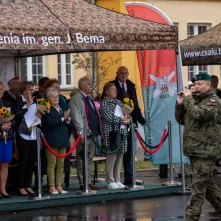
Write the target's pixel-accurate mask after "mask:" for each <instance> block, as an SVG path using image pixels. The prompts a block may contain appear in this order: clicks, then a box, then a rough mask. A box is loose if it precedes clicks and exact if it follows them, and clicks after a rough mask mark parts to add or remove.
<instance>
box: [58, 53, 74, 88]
mask: <svg viewBox="0 0 221 221" xmlns="http://www.w3.org/2000/svg"><path fill="white" fill-rule="evenodd" d="M58 56H61V57H60V63H59V62H58ZM66 56H70V63H69V65H70V77H71V84H67V79H66V76H67V75H66V65H67V64H68V63H66ZM59 64H60V66H61V82H59V83H60V87H61V89H69V88H73V85H74V70H73V66H72V65H73V55H72V54H58V55H57V65H58V66H59ZM57 76H59V67H58V74H57ZM58 79H59V77H58Z"/></svg>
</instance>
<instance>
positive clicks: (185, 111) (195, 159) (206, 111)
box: [175, 73, 221, 221]
mask: <svg viewBox="0 0 221 221" xmlns="http://www.w3.org/2000/svg"><path fill="white" fill-rule="evenodd" d="M192 82H193V83H194V89H195V92H193V94H192V92H191V91H190V90H189V89H185V90H184V91H183V94H181V95H179V96H178V98H177V103H176V111H175V116H176V120H177V121H178V123H179V124H181V125H184V134H183V149H184V154H185V155H186V156H188V157H189V159H190V164H191V167H192V174H193V177H192V184H191V198H190V201H189V202H188V205H187V208H186V221H195V220H199V219H200V214H201V208H202V206H203V203H204V199H205V198H206V199H207V200H208V201H209V202H210V203H211V204H212V206H213V207H214V208H215V209H216V211H217V212H219V213H221V191H220V189H219V188H218V186H217V185H216V184H215V183H214V182H213V181H212V174H213V171H214V169H215V162H216V160H217V158H219V157H220V152H221V151H220V146H221V126H220V125H221V124H220V122H219V119H218V117H220V118H221V116H220V115H221V100H220V99H219V98H218V97H217V96H216V95H215V94H214V92H213V90H212V89H211V83H210V75H208V74H207V73H202V74H199V75H195V76H194V77H193V79H192Z"/></svg>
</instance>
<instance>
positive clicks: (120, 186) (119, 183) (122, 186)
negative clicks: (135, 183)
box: [116, 182, 125, 188]
mask: <svg viewBox="0 0 221 221" xmlns="http://www.w3.org/2000/svg"><path fill="white" fill-rule="evenodd" d="M116 184H117V185H118V187H119V188H124V187H125V185H124V184H122V183H121V182H117V183H116Z"/></svg>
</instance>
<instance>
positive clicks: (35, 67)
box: [21, 56, 45, 84]
mask: <svg viewBox="0 0 221 221" xmlns="http://www.w3.org/2000/svg"><path fill="white" fill-rule="evenodd" d="M44 76H45V57H43V56H38V57H31V58H23V59H22V61H21V80H23V81H24V80H26V81H33V82H34V83H35V84H36V83H38V81H39V79H40V78H42V77H44Z"/></svg>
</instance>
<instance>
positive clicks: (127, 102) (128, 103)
mask: <svg viewBox="0 0 221 221" xmlns="http://www.w3.org/2000/svg"><path fill="white" fill-rule="evenodd" d="M123 102H124V104H123V107H122V111H123V114H124V115H130V114H131V112H132V111H133V110H134V102H133V101H132V100H131V99H130V98H124V99H123Z"/></svg>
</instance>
